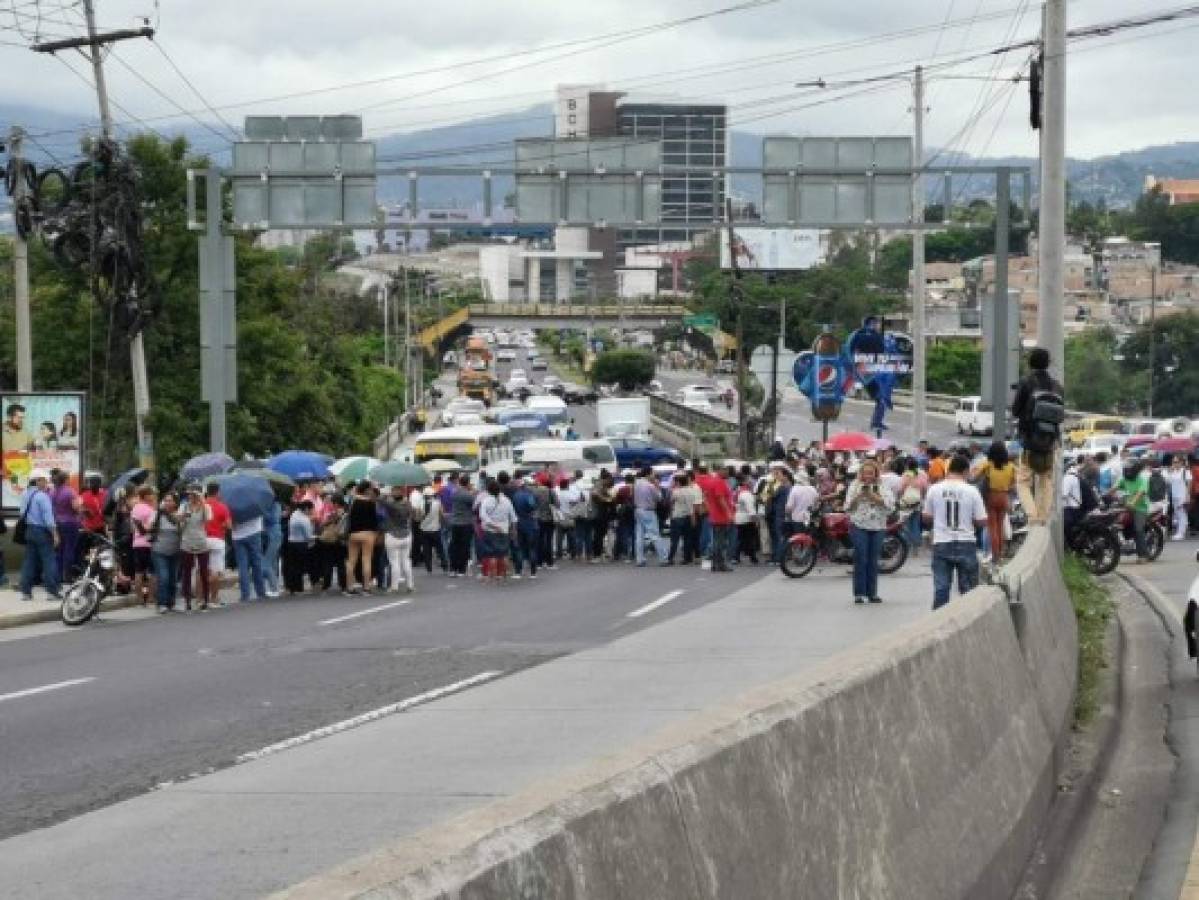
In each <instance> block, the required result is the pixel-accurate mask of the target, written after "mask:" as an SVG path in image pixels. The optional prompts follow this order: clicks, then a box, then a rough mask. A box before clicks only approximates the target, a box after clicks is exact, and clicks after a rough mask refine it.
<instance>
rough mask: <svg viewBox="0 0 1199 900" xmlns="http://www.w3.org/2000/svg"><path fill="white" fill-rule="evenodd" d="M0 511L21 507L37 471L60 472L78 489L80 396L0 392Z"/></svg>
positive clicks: (81, 424)
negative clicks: (0, 423) (1, 420)
mask: <svg viewBox="0 0 1199 900" xmlns="http://www.w3.org/2000/svg"><path fill="white" fill-rule="evenodd" d="M0 410H2V411H3V414H4V425H3V432H2V436H0V454H2V455H0V461H2V462H0V465H2V473H3V479H2V486H0V507H2V508H3V509H5V510H8V511H15V510H17V509H19V508H20V505H21V498H22V497H23V496H24V494H25V491H26V490H27V489H28V486H29V475H30V473H31V472H33V471H34V470H35V469H41V470H44V471H46V472H49V471H50V470H51V469H62V470H64V471H66V472H68V473H69V474H70V477H71V486H72V487H73V488H75V490H79V484H80V481H81V480H82V477H83V434H84V418H83V414H84V410H83V394H81V393H74V392H72V393H66V392H64V393H40V394H32V393H31V394H18V393H15V392H13V393H0Z"/></svg>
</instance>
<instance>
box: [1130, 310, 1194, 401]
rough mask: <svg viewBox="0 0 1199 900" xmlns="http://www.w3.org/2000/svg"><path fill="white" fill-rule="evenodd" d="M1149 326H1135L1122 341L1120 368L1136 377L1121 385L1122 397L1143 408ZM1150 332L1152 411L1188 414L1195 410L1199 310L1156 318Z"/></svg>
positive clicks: (1145, 388) (1145, 394)
mask: <svg viewBox="0 0 1199 900" xmlns="http://www.w3.org/2000/svg"><path fill="white" fill-rule="evenodd" d="M1150 334H1151V330H1150V326H1148V325H1145V326H1142V327H1141V328H1139V329H1137V330H1136V332H1134V333H1133V334H1132V336H1131V337H1129V338H1128V340H1127V341H1126V342H1125V343H1124V346H1123V347H1122V348H1121V351H1122V353H1123V356H1124V360H1123V363H1122V368H1123V370H1124V375H1125V377H1126V378H1127V377H1128V376H1132V377H1134V378H1136V379H1138V381H1136V382H1134V383H1133V384H1132V385H1129V386H1127V387H1126V388H1125V391H1126V392H1125V394H1124V396H1125V398H1128V399H1129V400H1130V401H1131V402H1133V403H1135V404H1136V406H1137V407H1138V408H1144V406H1145V400H1147V399H1148V394H1149V390H1148V389H1149V384H1148V381H1149V378H1148V372H1149V365H1150V363H1149V360H1150V353H1149V345H1150ZM1152 334H1153V341H1152V343H1153V414H1154V415H1155V416H1164V417H1174V416H1191V415H1194V413H1195V411H1196V410H1199V366H1196V365H1195V360H1196V359H1199V314H1196V313H1193V312H1188V313H1183V314H1182V315H1175V316H1169V317H1168V318H1159V319H1158V320H1157V323H1156V327H1155V328H1154V329H1152Z"/></svg>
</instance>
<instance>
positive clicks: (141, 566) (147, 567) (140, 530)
mask: <svg viewBox="0 0 1199 900" xmlns="http://www.w3.org/2000/svg"><path fill="white" fill-rule="evenodd" d="M156 514H157V505H156V504H155V493H154V488H152V487H150V486H149V485H142V486H141V487H140V488H138V489H137V503H135V504H134V505H133V509H132V511H131V512H130V513H129V520H130V523H131V524H132V525H133V588H134V591H135V592H136V594H137V596H138V599H139V600H141V604H142V606H146V605H147V604H148V603H149V602H150V600H151V599H152V596H153V595H154V594H155V588H154V561H153V558H152V557H151V556H150V529H151V528H152V527H153V525H154V517H155V515H156Z"/></svg>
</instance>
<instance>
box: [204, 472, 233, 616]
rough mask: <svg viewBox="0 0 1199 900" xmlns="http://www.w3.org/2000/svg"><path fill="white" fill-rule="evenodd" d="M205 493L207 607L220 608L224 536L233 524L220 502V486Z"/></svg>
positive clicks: (210, 487)
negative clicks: (207, 513) (206, 510)
mask: <svg viewBox="0 0 1199 900" xmlns="http://www.w3.org/2000/svg"><path fill="white" fill-rule="evenodd" d="M205 493H206V496H205V498H204V502H205V504H206V505H207V506H208V511H209V515H210V517H209V519H208V521H207V522H205V523H204V533H205V534H206V535H208V605H209V606H220V605H221V602H220V597H221V579H222V578H223V577H224V574H225V535H227V534H228V533H229V528H230V527H231V526H232V524H233V516H231V515H230V514H229V507H227V506H226V505H225V504H224V503H222V502H221V498H220V493H221V487H220V485H218V484H210V485H208V490H207V491H206V492H205Z"/></svg>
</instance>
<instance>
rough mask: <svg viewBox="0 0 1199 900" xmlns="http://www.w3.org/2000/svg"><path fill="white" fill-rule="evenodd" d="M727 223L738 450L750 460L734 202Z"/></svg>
mask: <svg viewBox="0 0 1199 900" xmlns="http://www.w3.org/2000/svg"><path fill="white" fill-rule="evenodd" d="M724 216H725V222H726V223H727V224H728V228H729V261H730V264H731V265H732V267H733V279H732V281H731V283H730V284H729V306H730V308H732V309H733V311H734V315H736V316H737V448H738V452H739V455H740V456H741V458H742V459H748V458H749V434H748V429H747V428H746V422H745V352H744V351H745V348H744V347H743V346H742V344H744V342H745V325H744V323H745V298H744V297H742V296H741V267H740V266H738V265H737V248H736V241H735V240H734V239H733V200H732V198H731V197H726V198H725V201H724Z"/></svg>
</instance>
